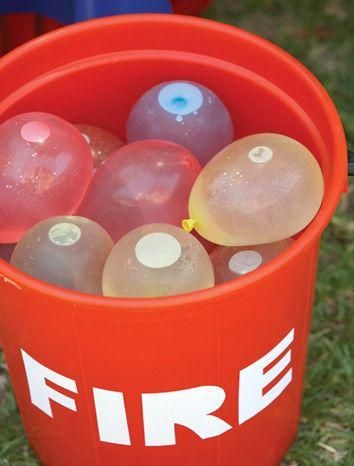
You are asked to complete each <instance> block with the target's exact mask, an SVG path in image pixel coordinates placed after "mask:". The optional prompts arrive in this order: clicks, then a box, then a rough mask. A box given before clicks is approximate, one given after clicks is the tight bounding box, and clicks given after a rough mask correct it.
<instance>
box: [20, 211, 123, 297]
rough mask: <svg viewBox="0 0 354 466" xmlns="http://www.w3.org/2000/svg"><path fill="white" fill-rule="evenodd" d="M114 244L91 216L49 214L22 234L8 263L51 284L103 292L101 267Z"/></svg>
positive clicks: (88, 291) (97, 292) (91, 291)
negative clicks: (87, 217)
mask: <svg viewBox="0 0 354 466" xmlns="http://www.w3.org/2000/svg"><path fill="white" fill-rule="evenodd" d="M113 246H114V243H113V241H112V239H111V238H110V236H109V235H108V233H107V232H106V231H105V230H104V229H103V228H102V227H101V226H100V225H98V224H97V223H95V222H93V221H92V220H88V219H86V218H82V217H77V216H65V215H64V216H58V217H52V218H48V219H46V220H43V221H42V222H39V223H38V224H37V225H35V226H34V227H32V228H31V229H30V230H29V231H28V232H27V233H26V234H25V235H24V236H23V237H22V238H21V240H20V241H19V243H18V244H17V246H16V248H15V250H14V252H13V254H12V257H11V264H12V265H13V266H14V267H17V268H18V269H20V270H22V271H23V272H26V273H27V274H29V275H31V276H32V277H35V278H38V279H39V280H43V281H45V282H48V283H51V284H53V285H57V286H61V287H63V288H69V289H72V290H76V291H81V292H83V293H90V294H97V295H102V286H101V282H102V272H103V267H104V264H105V262H106V259H107V257H108V254H109V253H110V251H111V249H112V248H113Z"/></svg>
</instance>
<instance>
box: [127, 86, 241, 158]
mask: <svg viewBox="0 0 354 466" xmlns="http://www.w3.org/2000/svg"><path fill="white" fill-rule="evenodd" d="M152 138H156V139H166V140H169V141H174V142H176V143H178V144H181V145H182V146H185V147H187V148H188V149H189V150H190V151H191V152H192V153H193V154H194V155H195V156H196V157H197V158H198V159H199V161H200V163H201V164H202V165H205V164H206V163H207V162H208V160H210V158H211V157H212V156H213V155H215V154H216V153H217V152H218V151H219V150H220V149H222V148H223V147H225V146H226V145H227V144H230V142H231V141H232V140H233V125H232V121H231V116H230V114H229V112H228V110H227V108H226V107H225V105H224V104H223V102H222V101H221V100H220V98H219V97H218V96H217V95H216V94H215V93H214V92H213V91H212V90H210V89H208V88H207V87H205V86H203V85H201V84H198V83H195V82H191V81H171V82H165V83H162V84H158V85H157V86H154V87H153V88H152V89H150V90H148V91H147V92H146V93H145V94H144V95H143V96H141V97H140V99H139V100H138V101H137V103H136V104H135V105H134V107H133V108H132V110H131V112H130V114H129V117H128V122H127V140H128V142H132V141H137V140H140V139H152Z"/></svg>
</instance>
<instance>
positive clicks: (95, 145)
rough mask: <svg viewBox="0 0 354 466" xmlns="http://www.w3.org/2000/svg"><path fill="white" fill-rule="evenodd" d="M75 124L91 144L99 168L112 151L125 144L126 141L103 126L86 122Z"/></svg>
mask: <svg viewBox="0 0 354 466" xmlns="http://www.w3.org/2000/svg"><path fill="white" fill-rule="evenodd" d="M75 126H76V128H77V129H78V130H79V131H80V132H81V134H82V135H83V137H84V138H85V140H86V142H87V144H88V145H89V146H90V149H91V153H92V157H93V160H94V168H98V167H99V166H100V165H101V163H102V162H103V161H104V160H106V158H107V157H108V156H109V155H111V154H112V152H114V151H116V150H118V149H119V148H120V147H123V146H124V142H123V141H121V140H120V139H119V138H118V136H115V135H114V134H112V133H110V132H109V131H106V130H105V129H103V128H99V127H98V126H93V125H84V124H77V125H75Z"/></svg>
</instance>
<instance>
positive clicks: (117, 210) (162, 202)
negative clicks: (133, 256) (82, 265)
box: [79, 140, 201, 241]
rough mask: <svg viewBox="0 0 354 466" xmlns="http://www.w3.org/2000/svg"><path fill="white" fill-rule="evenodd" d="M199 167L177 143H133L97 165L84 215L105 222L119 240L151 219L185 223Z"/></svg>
mask: <svg viewBox="0 0 354 466" xmlns="http://www.w3.org/2000/svg"><path fill="white" fill-rule="evenodd" d="M200 169H201V167H200V164H199V162H198V161H197V159H196V158H195V157H194V156H193V154H192V153H191V152H189V151H188V150H187V149H185V148H184V147H182V146H179V145H177V144H174V143H172V142H168V141H158V140H147V141H138V142H136V143H132V144H128V145H126V146H124V147H122V148H121V149H119V150H118V151H116V152H114V153H113V154H112V155H110V157H109V158H108V159H107V160H106V161H105V163H104V164H102V165H101V166H100V167H99V168H98V169H97V171H96V173H95V176H94V177H93V180H92V183H91V185H90V188H89V189H88V192H87V195H86V197H85V199H84V201H83V203H82V206H81V208H80V210H79V212H80V215H83V216H84V217H88V218H91V219H92V220H95V221H96V222H98V223H99V224H100V225H102V226H103V227H104V228H105V229H106V230H107V231H108V232H109V234H110V235H111V236H112V238H113V240H114V241H118V240H119V239H120V238H121V237H122V236H123V235H124V234H125V233H127V232H128V231H130V230H132V229H133V228H136V227H138V226H141V225H144V224H147V223H156V222H162V223H171V224H174V225H180V223H181V221H182V219H183V218H184V217H185V215H186V214H187V212H188V198H189V194H190V191H191V188H192V185H193V183H194V181H195V179H196V177H197V176H198V173H199V172H200Z"/></svg>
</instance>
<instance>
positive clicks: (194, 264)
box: [102, 224, 214, 298]
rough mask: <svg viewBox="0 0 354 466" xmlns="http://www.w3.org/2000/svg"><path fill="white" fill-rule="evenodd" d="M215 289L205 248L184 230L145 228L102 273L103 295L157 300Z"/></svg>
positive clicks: (118, 248)
mask: <svg viewBox="0 0 354 466" xmlns="http://www.w3.org/2000/svg"><path fill="white" fill-rule="evenodd" d="M213 285H214V272H213V267H212V264H211V261H210V258H209V256H208V253H207V252H206V251H205V249H204V248H203V246H202V245H201V244H200V243H199V241H198V240H197V239H196V238H195V237H194V236H193V235H191V234H189V233H186V232H185V231H184V230H183V229H182V228H178V227H176V226H173V225H167V224H152V225H144V226H142V227H139V228H136V229H135V230H133V231H131V232H129V233H128V234H127V235H125V236H124V237H123V238H122V239H121V240H120V241H118V243H117V244H116V245H115V246H114V248H113V250H112V252H111V253H110V255H109V257H108V259H107V262H106V265H105V268H104V272H103V286H102V287H103V294H104V295H105V296H113V297H114V296H115V297H130V298H133V297H134V298H138V297H139V298H143V297H158V296H171V295H177V294H180V293H187V292H191V291H196V290H200V289H204V288H209V287H211V286H213Z"/></svg>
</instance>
